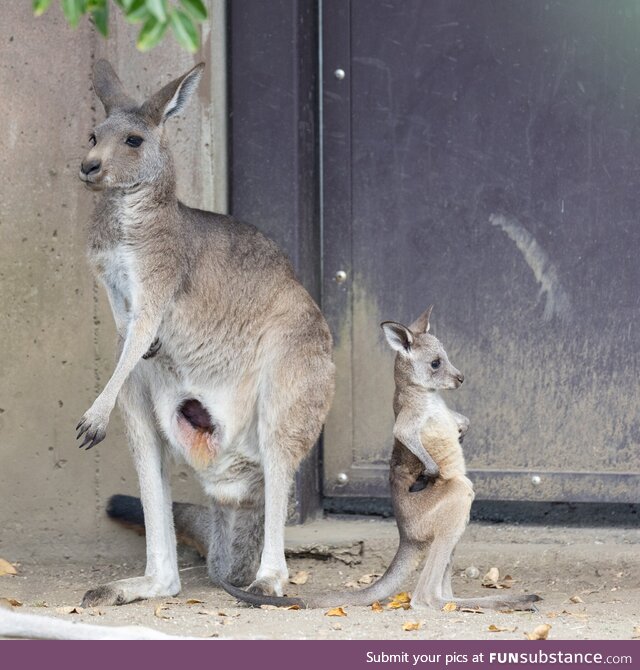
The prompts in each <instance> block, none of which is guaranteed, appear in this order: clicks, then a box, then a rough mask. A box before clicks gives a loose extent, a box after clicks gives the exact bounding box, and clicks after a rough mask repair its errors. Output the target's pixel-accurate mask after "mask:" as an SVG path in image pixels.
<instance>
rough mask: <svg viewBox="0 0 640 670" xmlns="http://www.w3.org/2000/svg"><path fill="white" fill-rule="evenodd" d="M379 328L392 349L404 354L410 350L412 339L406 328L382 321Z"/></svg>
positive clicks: (399, 324) (392, 322)
mask: <svg viewBox="0 0 640 670" xmlns="http://www.w3.org/2000/svg"><path fill="white" fill-rule="evenodd" d="M380 326H381V327H382V330H383V331H384V336H385V337H386V338H387V342H388V343H389V345H390V346H391V348H392V349H395V350H396V351H400V352H404V353H407V352H408V351H409V350H410V349H411V345H412V344H413V340H414V338H413V335H412V334H411V331H410V330H409V329H408V328H407V327H406V326H403V325H402V324H401V323H397V322H395V321H384V322H383V323H381V324H380Z"/></svg>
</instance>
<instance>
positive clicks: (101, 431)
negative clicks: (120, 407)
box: [76, 407, 109, 449]
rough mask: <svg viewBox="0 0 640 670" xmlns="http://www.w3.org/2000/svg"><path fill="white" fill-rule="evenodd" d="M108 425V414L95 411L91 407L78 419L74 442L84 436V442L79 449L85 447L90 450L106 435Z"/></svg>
mask: <svg viewBox="0 0 640 670" xmlns="http://www.w3.org/2000/svg"><path fill="white" fill-rule="evenodd" d="M108 423H109V413H103V412H100V411H96V410H94V409H93V407H92V408H91V409H89V410H87V412H86V414H85V415H84V416H83V417H82V419H80V423H79V424H78V425H77V426H76V430H77V431H78V433H77V435H76V440H79V439H80V438H81V437H83V436H84V440H83V441H82V443H81V444H80V445H79V447H80V449H82V448H83V447H86V448H87V449H91V448H92V447H95V446H96V444H99V443H100V442H102V440H104V438H105V437H106V435H107V424H108Z"/></svg>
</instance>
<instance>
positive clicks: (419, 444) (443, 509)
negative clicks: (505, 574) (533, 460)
mask: <svg viewBox="0 0 640 670" xmlns="http://www.w3.org/2000/svg"><path fill="white" fill-rule="evenodd" d="M431 309H432V308H431V307H429V309H428V310H427V311H426V312H425V313H424V314H422V316H420V317H419V318H418V319H417V320H416V321H415V322H414V323H413V324H412V325H411V326H410V327H409V328H407V327H406V326H403V325H402V324H400V323H396V322H394V321H385V322H384V323H383V324H382V329H383V331H384V334H385V336H386V338H387V342H388V343H389V344H390V345H391V347H392V348H393V349H394V350H395V351H396V352H397V353H396V360H395V383H396V389H395V396H394V399H393V410H394V413H395V417H396V420H395V425H394V429H393V436H394V438H395V440H394V445H393V453H392V455H391V470H390V482H391V496H392V500H393V508H394V512H395V517H396V521H397V523H398V530H399V533H400V544H399V547H398V550H397V553H396V555H395V557H394V559H393V561H392V562H391V565H389V567H388V568H387V571H386V572H385V573H384V575H383V576H382V577H381V578H380V579H379V580H378V581H377V582H375V583H374V584H372V585H371V586H369V587H367V588H365V589H361V590H360V591H349V592H338V593H329V594H326V595H322V596H318V597H315V598H271V597H262V596H259V595H255V594H252V593H247V592H245V591H243V590H241V589H239V588H235V587H233V586H231V585H229V584H227V583H226V582H224V581H223V582H222V586H223V587H224V588H225V589H226V590H227V591H228V592H229V593H230V594H231V595H233V596H235V597H236V598H239V599H241V600H244V601H246V602H248V603H251V604H252V605H263V604H269V605H299V606H300V607H307V608H309V607H329V606H333V605H368V604H370V603H372V602H374V601H376V600H381V599H383V598H386V597H388V596H390V595H392V594H393V593H396V592H397V591H399V590H400V588H401V586H402V584H403V582H404V581H405V580H406V579H407V578H408V577H409V576H410V575H411V573H412V572H413V570H415V568H416V567H417V566H418V564H419V563H420V561H421V560H422V558H423V556H424V554H425V552H427V560H426V562H425V564H424V568H423V569H422V572H421V574H420V578H419V579H418V583H417V585H416V587H415V589H414V590H413V597H412V599H411V605H412V607H434V608H437V609H441V608H442V607H443V605H445V604H446V603H449V602H453V603H455V604H456V605H457V606H459V607H485V608H489V609H517V610H528V609H532V608H533V603H535V602H537V601H538V600H540V597H539V596H537V595H510V594H509V595H507V594H504V595H503V594H500V595H495V596H485V597H479V598H455V597H454V595H453V592H452V590H451V558H452V554H453V551H454V549H455V547H456V545H457V544H458V541H459V539H460V537H461V536H462V534H463V532H464V530H465V528H466V526H467V523H468V521H469V510H470V508H471V503H472V502H473V498H474V493H473V486H472V484H471V482H470V481H469V480H468V479H467V477H466V476H465V473H466V470H465V462H464V456H463V453H462V447H461V445H460V442H461V438H462V437H463V436H464V433H465V432H466V430H467V428H468V426H469V421H468V420H467V418H466V417H464V416H462V415H461V414H457V413H456V412H453V411H452V410H450V409H449V408H448V407H447V405H446V404H445V402H444V400H443V398H442V396H441V395H440V394H439V393H438V391H440V390H444V389H455V388H458V387H459V386H460V385H461V384H462V382H463V381H464V377H463V375H462V373H461V372H460V371H459V370H458V369H456V368H455V367H454V366H453V365H452V364H451V362H450V361H449V358H448V356H447V353H446V352H445V350H444V348H443V346H442V344H441V343H440V342H439V341H438V340H437V339H436V338H435V337H434V336H433V335H430V334H429V318H430V315H431Z"/></svg>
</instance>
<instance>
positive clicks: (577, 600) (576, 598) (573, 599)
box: [569, 596, 584, 603]
mask: <svg viewBox="0 0 640 670" xmlns="http://www.w3.org/2000/svg"><path fill="white" fill-rule="evenodd" d="M569 600H570V601H571V602H572V603H583V602H584V600H582V598H581V597H580V596H571V598H569Z"/></svg>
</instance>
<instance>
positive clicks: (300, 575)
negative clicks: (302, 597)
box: [289, 570, 309, 586]
mask: <svg viewBox="0 0 640 670" xmlns="http://www.w3.org/2000/svg"><path fill="white" fill-rule="evenodd" d="M308 581H309V573H308V572H306V571H305V570H300V571H299V572H296V574H295V575H293V577H291V578H290V579H289V582H290V583H291V584H297V585H298V586H302V584H306V583H307V582H308Z"/></svg>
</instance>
